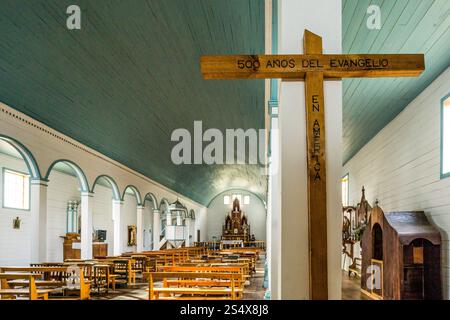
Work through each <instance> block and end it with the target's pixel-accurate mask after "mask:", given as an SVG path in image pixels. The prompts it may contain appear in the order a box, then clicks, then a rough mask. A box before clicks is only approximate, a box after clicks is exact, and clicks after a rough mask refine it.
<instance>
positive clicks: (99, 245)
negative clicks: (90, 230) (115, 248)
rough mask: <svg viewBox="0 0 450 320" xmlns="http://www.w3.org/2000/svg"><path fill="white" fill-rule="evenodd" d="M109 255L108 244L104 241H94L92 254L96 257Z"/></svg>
mask: <svg viewBox="0 0 450 320" xmlns="http://www.w3.org/2000/svg"><path fill="white" fill-rule="evenodd" d="M107 255H108V244H107V243H104V242H94V243H93V244H92V256H93V257H94V258H104V257H106V256H107Z"/></svg>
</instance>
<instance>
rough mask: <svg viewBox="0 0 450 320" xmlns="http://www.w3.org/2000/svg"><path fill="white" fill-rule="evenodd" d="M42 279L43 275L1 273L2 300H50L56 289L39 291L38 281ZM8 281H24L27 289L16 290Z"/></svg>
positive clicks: (0, 297) (0, 288) (0, 291)
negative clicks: (49, 296) (50, 294)
mask: <svg viewBox="0 0 450 320" xmlns="http://www.w3.org/2000/svg"><path fill="white" fill-rule="evenodd" d="M37 278H42V274H33V273H0V300H4V299H17V298H20V297H24V296H25V297H28V299H29V300H38V299H43V300H48V294H49V293H50V292H53V291H55V290H54V289H37V287H36V279H37ZM8 280H24V281H25V282H26V284H27V285H26V287H22V288H20V289H18V288H14V287H12V286H11V285H10V284H9V281H8Z"/></svg>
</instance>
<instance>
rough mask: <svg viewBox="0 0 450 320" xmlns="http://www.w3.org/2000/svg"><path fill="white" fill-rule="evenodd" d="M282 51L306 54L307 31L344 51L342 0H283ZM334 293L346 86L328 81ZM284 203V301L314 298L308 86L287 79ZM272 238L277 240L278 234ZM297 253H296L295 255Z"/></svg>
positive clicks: (282, 116) (332, 289)
mask: <svg viewBox="0 0 450 320" xmlns="http://www.w3.org/2000/svg"><path fill="white" fill-rule="evenodd" d="M278 5H279V6H278V21H279V24H278V26H279V29H278V30H279V37H278V39H279V50H278V53H279V54H292V53H303V44H302V43H303V33H304V30H305V29H308V30H310V31H311V32H313V33H315V34H318V35H319V36H321V37H322V39H323V53H325V54H327V53H328V54H329V53H341V43H342V35H341V30H342V28H341V12H342V6H341V1H340V0H335V1H329V0H316V1H310V0H280V1H279V3H278ZM324 95H325V123H326V136H325V138H326V142H325V152H326V159H327V162H326V171H327V219H328V222H327V223H328V234H327V237H328V246H327V247H328V248H327V249H328V288H329V289H328V297H329V299H340V297H341V289H340V287H341V271H340V253H341V248H340V243H341V242H340V230H341V228H340V215H339V212H340V210H341V204H340V200H339V197H340V176H341V167H342V156H341V137H342V84H341V81H325V85H324ZM279 102H280V110H279V127H280V165H281V172H280V174H281V180H280V193H281V195H280V200H281V201H280V203H281V210H280V212H281V230H282V232H281V246H280V248H281V253H280V270H279V271H278V272H279V273H280V275H281V279H280V295H279V297H280V298H282V299H308V298H309V262H308V259H309V249H308V199H307V162H306V120H305V86H304V83H303V82H289V81H282V82H281V87H280V101H279ZM272 241H274V239H273V238H272ZM294 252H295V254H293V253H294Z"/></svg>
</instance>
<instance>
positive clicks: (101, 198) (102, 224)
mask: <svg viewBox="0 0 450 320" xmlns="http://www.w3.org/2000/svg"><path fill="white" fill-rule="evenodd" d="M112 200H113V193H112V189H110V188H105V187H103V186H101V185H98V186H96V187H95V193H94V197H93V202H94V204H93V210H92V226H93V228H94V229H95V230H106V243H107V244H108V255H111V256H112V255H113V251H114V238H113V236H114V222H113V219H112Z"/></svg>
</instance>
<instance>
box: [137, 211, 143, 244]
mask: <svg viewBox="0 0 450 320" xmlns="http://www.w3.org/2000/svg"><path fill="white" fill-rule="evenodd" d="M136 213H137V221H136V251H137V252H142V251H144V206H137V212H136Z"/></svg>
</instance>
